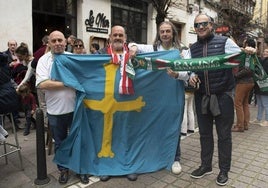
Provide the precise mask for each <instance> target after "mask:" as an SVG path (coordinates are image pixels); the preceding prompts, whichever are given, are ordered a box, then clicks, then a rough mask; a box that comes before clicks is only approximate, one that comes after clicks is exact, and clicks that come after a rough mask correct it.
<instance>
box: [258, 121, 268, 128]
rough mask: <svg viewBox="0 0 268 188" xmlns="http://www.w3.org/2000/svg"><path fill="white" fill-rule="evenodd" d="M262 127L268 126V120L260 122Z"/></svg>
mask: <svg viewBox="0 0 268 188" xmlns="http://www.w3.org/2000/svg"><path fill="white" fill-rule="evenodd" d="M260 126H262V127H268V121H264V122H262V123H261V124H260Z"/></svg>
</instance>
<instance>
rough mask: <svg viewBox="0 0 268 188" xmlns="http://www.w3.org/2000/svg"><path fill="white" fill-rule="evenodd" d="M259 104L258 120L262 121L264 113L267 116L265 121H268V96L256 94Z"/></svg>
mask: <svg viewBox="0 0 268 188" xmlns="http://www.w3.org/2000/svg"><path fill="white" fill-rule="evenodd" d="M256 98H257V104H258V115H257V120H259V121H261V120H262V116H263V112H264V115H265V117H264V118H265V121H268V96H267V95H259V94H256Z"/></svg>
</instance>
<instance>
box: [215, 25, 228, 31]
mask: <svg viewBox="0 0 268 188" xmlns="http://www.w3.org/2000/svg"><path fill="white" fill-rule="evenodd" d="M229 31H230V28H229V26H219V27H217V28H216V30H215V32H216V33H228V32H229Z"/></svg>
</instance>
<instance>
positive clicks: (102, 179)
mask: <svg viewBox="0 0 268 188" xmlns="http://www.w3.org/2000/svg"><path fill="white" fill-rule="evenodd" d="M109 179H110V176H100V180H101V181H108V180H109Z"/></svg>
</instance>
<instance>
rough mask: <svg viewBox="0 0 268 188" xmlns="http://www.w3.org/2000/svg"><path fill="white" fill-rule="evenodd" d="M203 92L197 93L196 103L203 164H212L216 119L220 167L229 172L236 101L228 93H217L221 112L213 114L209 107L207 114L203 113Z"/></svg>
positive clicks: (206, 165) (208, 165)
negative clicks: (216, 114)
mask: <svg viewBox="0 0 268 188" xmlns="http://www.w3.org/2000/svg"><path fill="white" fill-rule="evenodd" d="M202 96H203V95H202V94H199V93H196V94H195V105H196V114H197V122H198V127H199V134H200V143H201V165H202V166H204V167H211V166H212V157H213V152H214V137H213V125H214V121H215V125H216V132H217V135H218V156H219V168H220V170H221V171H224V172H228V171H230V167H231V158H232V134H231V133H232V132H231V129H232V125H233V122H234V102H233V98H232V97H231V96H230V95H228V94H226V93H223V94H220V95H217V99H218V103H219V108H220V111H221V114H220V115H218V116H213V115H212V114H211V112H210V110H209V109H208V111H207V112H208V113H207V114H202V111H201V109H202V108H201V107H202V106H201V105H202Z"/></svg>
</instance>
